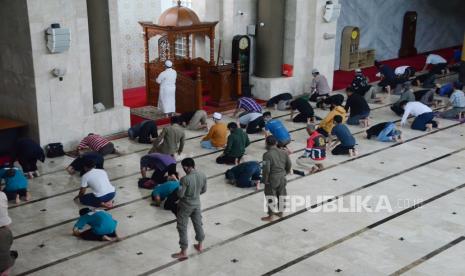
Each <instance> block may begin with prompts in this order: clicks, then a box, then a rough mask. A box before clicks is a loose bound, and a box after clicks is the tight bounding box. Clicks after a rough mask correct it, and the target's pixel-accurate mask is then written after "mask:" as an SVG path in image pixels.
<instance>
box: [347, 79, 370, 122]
mask: <svg viewBox="0 0 465 276" xmlns="http://www.w3.org/2000/svg"><path fill="white" fill-rule="evenodd" d="M346 91H347V101H346V106H345V109H346V112H349V119H347V124H348V125H359V124H361V126H362V127H367V126H368V116H369V115H370V106H369V105H368V103H367V101H366V100H365V98H364V97H362V96H360V95H359V94H356V93H354V92H353V91H352V89H351V88H350V87H347V90H346Z"/></svg>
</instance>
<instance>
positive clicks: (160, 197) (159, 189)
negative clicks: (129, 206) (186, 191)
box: [152, 174, 179, 207]
mask: <svg viewBox="0 0 465 276" xmlns="http://www.w3.org/2000/svg"><path fill="white" fill-rule="evenodd" d="M178 188H179V179H178V176H177V174H174V175H170V176H168V178H167V181H166V182H164V183H161V184H160V185H157V186H155V188H154V189H153V191H152V200H153V203H152V205H153V206H157V207H159V206H160V205H161V203H162V202H163V201H165V200H166V199H167V198H168V197H169V196H170V195H171V194H172V193H174V192H176V191H177V190H178ZM167 207H168V206H167Z"/></svg>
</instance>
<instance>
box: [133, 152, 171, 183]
mask: <svg viewBox="0 0 465 276" xmlns="http://www.w3.org/2000/svg"><path fill="white" fill-rule="evenodd" d="M148 170H153V174H152V177H151V179H152V181H153V182H154V184H155V185H157V184H160V183H163V182H165V181H166V178H167V177H168V176H170V175H173V174H174V173H176V159H174V158H173V156H171V155H169V154H163V153H149V154H146V155H144V156H142V158H141V159H140V173H141V175H142V178H147V171H148Z"/></svg>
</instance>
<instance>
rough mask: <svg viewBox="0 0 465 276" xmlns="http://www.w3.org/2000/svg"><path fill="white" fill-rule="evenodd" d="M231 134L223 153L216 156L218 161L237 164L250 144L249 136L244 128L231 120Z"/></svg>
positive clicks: (229, 126) (219, 162) (229, 127)
mask: <svg viewBox="0 0 465 276" xmlns="http://www.w3.org/2000/svg"><path fill="white" fill-rule="evenodd" d="M228 129H229V132H230V134H229V136H228V143H227V144H226V148H225V149H224V151H223V153H222V154H221V155H220V156H219V157H218V158H216V163H218V164H227V165H237V164H239V163H240V161H241V159H242V156H244V153H245V148H246V147H248V146H249V145H250V140H249V136H247V133H245V132H244V131H243V130H242V129H240V128H238V127H237V124H236V123H234V122H231V123H229V124H228Z"/></svg>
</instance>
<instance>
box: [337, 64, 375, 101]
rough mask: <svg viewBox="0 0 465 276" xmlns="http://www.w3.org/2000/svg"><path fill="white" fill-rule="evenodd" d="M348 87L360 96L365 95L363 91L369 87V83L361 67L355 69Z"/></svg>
mask: <svg viewBox="0 0 465 276" xmlns="http://www.w3.org/2000/svg"><path fill="white" fill-rule="evenodd" d="M350 87H351V88H352V91H354V93H357V94H359V95H361V96H365V93H366V92H367V91H368V90H369V89H370V87H371V85H369V84H368V78H367V77H366V76H365V75H363V72H362V69H355V77H354V79H353V80H352V83H351V85H350ZM341 104H342V103H341Z"/></svg>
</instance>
